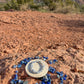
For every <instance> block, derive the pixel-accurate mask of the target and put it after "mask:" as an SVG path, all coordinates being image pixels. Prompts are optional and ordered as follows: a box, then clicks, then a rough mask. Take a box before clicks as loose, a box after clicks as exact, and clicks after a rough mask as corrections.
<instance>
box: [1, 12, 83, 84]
mask: <svg viewBox="0 0 84 84" xmlns="http://www.w3.org/2000/svg"><path fill="white" fill-rule="evenodd" d="M36 55H38V56H41V57H42V56H48V57H49V59H57V60H58V63H56V64H54V65H52V66H53V67H54V68H56V70H57V71H63V72H64V73H65V74H67V75H68V77H67V80H66V81H64V84H84V15H83V14H65V15H64V14H54V13H41V12H37V11H22V12H10V11H9V12H0V84H9V82H10V80H11V79H12V77H13V75H14V71H15V69H13V68H12V66H13V65H15V64H17V63H18V62H19V61H21V60H22V59H25V58H27V57H34V56H36ZM76 69H77V70H76ZM18 70H19V77H20V79H21V77H22V76H25V75H26V79H25V80H28V81H29V84H35V83H36V82H38V80H37V79H33V78H30V77H27V74H26V73H25V70H24V68H22V70H20V69H18ZM51 76H52V77H51V78H52V84H59V81H58V79H57V78H56V74H52V75H51ZM30 79H31V80H30Z"/></svg>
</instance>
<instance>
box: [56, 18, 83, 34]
mask: <svg viewBox="0 0 84 84" xmlns="http://www.w3.org/2000/svg"><path fill="white" fill-rule="evenodd" d="M58 24H60V25H61V26H67V27H69V28H68V29H67V30H68V31H75V32H82V33H84V21H83V20H63V21H62V22H58Z"/></svg>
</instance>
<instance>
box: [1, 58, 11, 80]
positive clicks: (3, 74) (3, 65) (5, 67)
mask: <svg viewBox="0 0 84 84" xmlns="http://www.w3.org/2000/svg"><path fill="white" fill-rule="evenodd" d="M11 60H12V57H8V58H4V59H0V76H1V79H4V77H5V74H6V73H5V72H6V69H8V67H9V65H8V66H6V63H5V62H6V61H11Z"/></svg>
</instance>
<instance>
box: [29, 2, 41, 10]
mask: <svg viewBox="0 0 84 84" xmlns="http://www.w3.org/2000/svg"><path fill="white" fill-rule="evenodd" d="M40 7H41V5H40V4H35V3H30V4H29V8H30V9H32V10H39V8H40Z"/></svg>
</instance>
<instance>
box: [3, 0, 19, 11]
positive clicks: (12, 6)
mask: <svg viewBox="0 0 84 84" xmlns="http://www.w3.org/2000/svg"><path fill="white" fill-rule="evenodd" d="M18 6H19V5H18V3H17V2H16V0H11V1H10V2H8V3H7V4H6V5H5V6H4V8H5V10H9V9H14V10H19V9H18V8H19V7H18Z"/></svg>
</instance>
